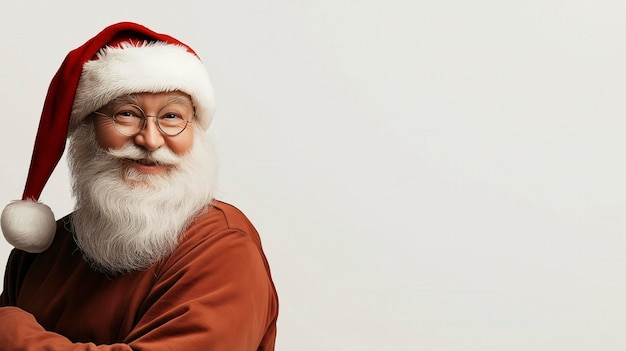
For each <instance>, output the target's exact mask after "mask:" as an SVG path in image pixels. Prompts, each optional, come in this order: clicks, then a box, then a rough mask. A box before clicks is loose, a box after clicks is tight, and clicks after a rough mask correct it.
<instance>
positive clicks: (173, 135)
mask: <svg viewBox="0 0 626 351" xmlns="http://www.w3.org/2000/svg"><path fill="white" fill-rule="evenodd" d="M125 106H131V107H133V108H136V109H137V110H139V112H141V115H142V116H143V123H142V124H141V128H139V130H138V131H137V133H135V134H125V133H122V132H121V131H120V130H119V129H118V128H117V124H116V123H115V118H114V116H115V114H116V113H117V112H118V111H119V110H121V109H122V107H125ZM164 109H165V107H164V108H162V109H161V110H159V112H161V111H163V110H164ZM93 113H94V114H96V115H99V116H102V117H107V118H108V119H110V120H111V123H112V124H113V128H114V129H115V131H116V132H118V133H119V134H120V135H123V136H127V137H134V136H137V135H139V134H140V133H141V132H143V130H144V129H146V125H147V123H148V122H147V121H148V117H152V118H154V119H155V120H154V123H156V125H157V128H158V129H159V132H161V134H163V135H166V136H170V137H175V136H177V135H180V134H181V133H182V132H184V131H185V129H187V126H188V125H189V124H190V123H191V122H192V121H193V119H194V118H195V117H196V115H195V113H194V114H192V116H191V118H190V119H188V120H186V121H185V126H184V127H183V129H181V130H180V131H179V132H178V133H176V134H169V133H166V132H165V131H164V130H163V128H161V125H160V124H159V115H158V114H157V115H156V116H149V115H147V114H146V112H145V111H144V110H143V109H142V108H141V107H139V106H137V105H135V104H125V105H124V106H120V107H118V108H116V109H115V110H114V111H113V114H111V115H109V114H106V113H104V112H101V111H94V112H93Z"/></svg>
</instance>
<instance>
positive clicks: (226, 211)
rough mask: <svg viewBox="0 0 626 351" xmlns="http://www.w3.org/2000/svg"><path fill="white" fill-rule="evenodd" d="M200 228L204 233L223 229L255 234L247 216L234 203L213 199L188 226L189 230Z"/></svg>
mask: <svg viewBox="0 0 626 351" xmlns="http://www.w3.org/2000/svg"><path fill="white" fill-rule="evenodd" d="M194 230H200V231H202V232H204V233H205V235H206V234H209V233H207V230H208V231H210V232H211V233H218V232H223V231H228V230H231V231H240V232H243V233H246V234H249V235H250V234H252V235H253V236H255V237H256V236H257V235H258V234H257V232H256V229H255V227H254V225H253V224H252V223H251V222H250V220H249V219H248V217H247V216H246V215H245V214H244V213H243V212H242V211H241V210H240V209H239V208H237V207H235V206H234V205H232V204H230V203H227V202H224V201H220V200H214V201H213V202H212V203H211V204H210V205H209V206H208V207H207V209H206V211H205V212H203V213H202V214H201V215H199V216H198V217H196V218H195V219H194V221H193V222H192V223H191V225H190V227H189V231H194Z"/></svg>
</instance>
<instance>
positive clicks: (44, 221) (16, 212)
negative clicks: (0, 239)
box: [0, 200, 56, 253]
mask: <svg viewBox="0 0 626 351" xmlns="http://www.w3.org/2000/svg"><path fill="white" fill-rule="evenodd" d="M0 224H2V233H3V234H4V237H5V238H6V239H7V241H8V242H9V244H11V245H13V246H14V247H15V248H17V249H20V250H24V251H26V252H31V253H39V252H43V251H46V250H47V249H48V247H50V244H52V240H53V239H54V234H55V232H56V221H55V220H54V214H53V213H52V210H51V209H50V207H48V206H46V205H44V204H42V203H40V202H35V201H32V200H21V201H14V202H11V203H10V204H8V205H7V206H6V207H5V208H4V210H3V211H2V218H0Z"/></svg>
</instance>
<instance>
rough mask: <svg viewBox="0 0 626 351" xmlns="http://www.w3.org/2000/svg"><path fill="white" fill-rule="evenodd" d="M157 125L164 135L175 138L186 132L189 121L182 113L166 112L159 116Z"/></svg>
mask: <svg viewBox="0 0 626 351" xmlns="http://www.w3.org/2000/svg"><path fill="white" fill-rule="evenodd" d="M157 123H158V124H159V128H161V131H162V132H163V133H164V134H167V135H170V136H173V135H178V134H180V133H182V132H183V130H185V127H187V123H188V119H187V118H186V117H185V116H184V115H183V114H181V113H175V112H166V113H162V114H159V118H158V119H157Z"/></svg>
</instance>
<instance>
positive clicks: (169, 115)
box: [161, 113, 183, 119]
mask: <svg viewBox="0 0 626 351" xmlns="http://www.w3.org/2000/svg"><path fill="white" fill-rule="evenodd" d="M161 119H183V117H182V116H181V115H179V114H176V113H166V114H164V115H162V116H161Z"/></svg>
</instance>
